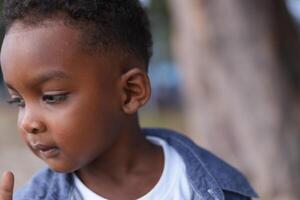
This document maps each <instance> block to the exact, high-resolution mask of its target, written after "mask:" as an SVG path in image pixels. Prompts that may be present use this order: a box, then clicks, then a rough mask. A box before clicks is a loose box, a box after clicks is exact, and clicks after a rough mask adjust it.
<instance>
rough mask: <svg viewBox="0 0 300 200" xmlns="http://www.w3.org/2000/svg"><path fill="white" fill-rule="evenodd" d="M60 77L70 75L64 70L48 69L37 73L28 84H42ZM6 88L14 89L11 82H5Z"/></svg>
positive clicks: (65, 77) (67, 77)
mask: <svg viewBox="0 0 300 200" xmlns="http://www.w3.org/2000/svg"><path fill="white" fill-rule="evenodd" d="M61 79H70V76H68V75H67V74H66V73H65V72H63V71H60V70H50V71H47V72H43V73H41V74H39V75H38V76H36V77H34V78H33V79H32V80H31V81H30V85H32V86H37V85H42V84H44V83H46V82H48V81H51V80H61ZM5 84H6V86H7V88H9V89H12V90H15V91H16V89H14V87H12V85H11V84H9V83H7V82H5Z"/></svg>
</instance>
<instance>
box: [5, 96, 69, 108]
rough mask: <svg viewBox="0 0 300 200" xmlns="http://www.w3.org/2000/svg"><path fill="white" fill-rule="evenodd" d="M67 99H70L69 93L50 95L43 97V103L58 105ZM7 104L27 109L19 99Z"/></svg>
mask: <svg viewBox="0 0 300 200" xmlns="http://www.w3.org/2000/svg"><path fill="white" fill-rule="evenodd" d="M67 97H68V93H64V94H55V95H49V94H48V95H43V96H42V100H43V102H45V103H47V104H58V103H60V102H62V101H65V100H66V99H67ZM7 103H9V104H11V105H17V106H18V107H20V108H24V107H25V101H24V100H23V99H22V98H19V97H15V98H12V99H11V100H8V101H7Z"/></svg>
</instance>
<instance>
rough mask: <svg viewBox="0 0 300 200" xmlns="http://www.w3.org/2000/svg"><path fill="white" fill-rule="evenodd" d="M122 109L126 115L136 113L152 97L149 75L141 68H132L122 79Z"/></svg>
mask: <svg viewBox="0 0 300 200" xmlns="http://www.w3.org/2000/svg"><path fill="white" fill-rule="evenodd" d="M121 87H122V109H123V111H124V112H125V113H126V114H134V113H136V112H137V111H138V110H139V108H140V107H142V106H143V105H144V104H145V103H146V102H147V101H148V100H149V98H150V96H151V86H150V81H149V78H148V75H147V74H146V72H145V71H143V70H141V69H139V68H132V69H130V70H128V71H127V72H125V73H124V74H123V75H122V77H121Z"/></svg>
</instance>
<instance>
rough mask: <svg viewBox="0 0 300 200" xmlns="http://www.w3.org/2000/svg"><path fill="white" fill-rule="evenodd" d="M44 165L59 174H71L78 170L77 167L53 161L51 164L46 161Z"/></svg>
mask: <svg viewBox="0 0 300 200" xmlns="http://www.w3.org/2000/svg"><path fill="white" fill-rule="evenodd" d="M46 163H47V165H48V167H49V168H50V169H52V170H53V171H55V172H59V173H73V172H75V171H76V170H78V169H79V167H78V166H75V165H70V164H69V163H68V164H66V163H61V162H53V161H52V162H51V161H48V162H46Z"/></svg>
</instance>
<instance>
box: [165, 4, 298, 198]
mask: <svg viewBox="0 0 300 200" xmlns="http://www.w3.org/2000/svg"><path fill="white" fill-rule="evenodd" d="M169 4H170V11H171V16H172V19H173V27H174V32H173V33H174V34H173V48H174V53H175V57H176V58H175V59H177V62H178V65H179V66H180V69H179V70H181V72H182V74H183V90H184V93H185V96H186V103H185V105H186V114H187V125H188V134H189V135H190V136H191V137H193V138H194V139H195V140H196V141H197V142H198V143H200V144H202V145H203V146H205V147H207V148H208V149H210V150H212V151H213V152H215V153H217V154H218V155H219V156H221V157H222V158H224V159H226V160H227V161H229V162H230V163H232V164H233V165H235V166H238V167H239V168H240V169H241V170H242V171H243V172H244V173H245V174H246V175H247V176H248V177H250V180H251V182H252V183H253V185H254V186H255V188H256V189H257V191H258V193H259V194H260V196H261V199H272V200H277V199H278V200H296V199H300V194H299V188H300V180H299V179H300V156H299V154H300V120H299V118H300V104H299V99H300V98H299V92H300V87H299V80H300V79H299V74H300V70H299V68H300V48H299V47H300V45H299V39H298V37H297V33H296V29H295V27H294V24H293V22H292V19H291V17H290V16H289V14H288V12H287V9H286V6H285V4H284V2H283V1H281V0H251V1H240V0H226V1H223V0H169Z"/></svg>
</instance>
